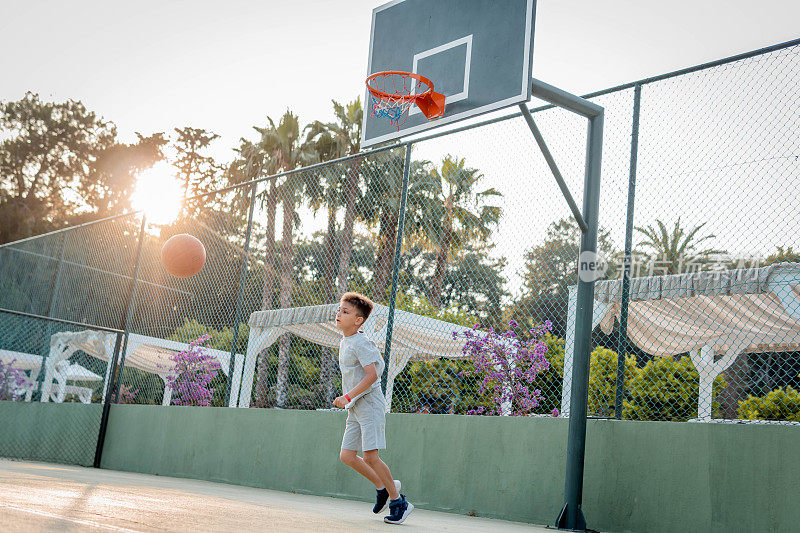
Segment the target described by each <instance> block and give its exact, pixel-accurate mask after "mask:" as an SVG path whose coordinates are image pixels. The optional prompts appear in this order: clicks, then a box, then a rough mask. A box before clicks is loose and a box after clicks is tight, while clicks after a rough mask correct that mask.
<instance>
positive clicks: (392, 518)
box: [383, 494, 414, 524]
mask: <svg viewBox="0 0 800 533" xmlns="http://www.w3.org/2000/svg"><path fill="white" fill-rule="evenodd" d="M413 510H414V506H413V505H411V504H410V503H409V502H407V501H406V497H405V496H403V495H402V494H401V495H400V497H399V498H398V499H396V500H392V501H391V502H389V516H384V517H383V521H384V522H386V523H387V524H402V523H403V522H405V520H406V518H408V515H410V514H411V511H413Z"/></svg>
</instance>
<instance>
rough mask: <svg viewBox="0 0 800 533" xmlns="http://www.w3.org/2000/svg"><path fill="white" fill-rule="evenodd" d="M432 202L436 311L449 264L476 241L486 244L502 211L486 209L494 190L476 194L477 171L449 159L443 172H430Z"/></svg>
mask: <svg viewBox="0 0 800 533" xmlns="http://www.w3.org/2000/svg"><path fill="white" fill-rule="evenodd" d="M431 175H432V177H433V180H432V182H431V184H432V186H433V188H434V189H433V193H434V194H433V198H432V200H433V201H432V202H431V203H430V205H429V209H428V213H427V217H426V218H427V219H428V220H430V221H431V223H430V224H429V225H428V226H427V229H428V231H427V232H426V233H427V238H428V240H429V241H430V242H431V244H432V245H433V247H434V248H435V250H436V270H435V272H434V274H433V279H432V280H431V284H430V287H429V290H428V299H429V300H430V302H431V304H433V305H434V306H435V307H439V306H440V305H441V294H442V287H443V285H444V277H445V272H446V270H447V264H448V262H449V261H450V259H451V254H452V252H454V251H455V250H457V249H460V248H461V247H463V246H464V245H466V244H468V243H470V242H474V241H485V240H486V239H487V238H488V237H489V235H490V234H491V231H492V228H493V227H496V226H497V224H498V222H499V221H500V213H501V210H500V207H498V206H493V205H486V204H485V201H486V200H487V199H489V198H490V197H493V196H501V194H500V193H499V192H497V191H496V190H495V189H491V188H490V189H486V190H483V191H480V192H476V191H475V188H476V187H477V186H478V184H479V183H480V181H481V180H482V179H483V174H481V173H480V172H479V171H478V170H477V169H474V168H467V167H466V166H465V160H464V158H460V159H459V158H458V157H453V156H451V155H448V156H446V157H445V158H444V160H443V161H442V166H441V168H440V169H438V168H434V169H433V170H432V171H431Z"/></svg>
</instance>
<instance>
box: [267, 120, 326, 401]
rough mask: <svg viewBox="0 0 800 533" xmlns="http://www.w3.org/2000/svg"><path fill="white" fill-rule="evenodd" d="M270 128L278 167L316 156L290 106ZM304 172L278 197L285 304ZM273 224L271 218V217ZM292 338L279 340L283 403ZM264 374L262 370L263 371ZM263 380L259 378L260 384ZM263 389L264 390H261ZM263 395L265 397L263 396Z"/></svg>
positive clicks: (278, 398)
mask: <svg viewBox="0 0 800 533" xmlns="http://www.w3.org/2000/svg"><path fill="white" fill-rule="evenodd" d="M267 120H268V121H269V124H270V127H269V128H256V130H258V132H259V133H260V134H261V141H260V143H261V145H262V148H263V149H264V151H265V152H266V153H267V154H268V155H269V156H270V158H271V159H272V160H273V161H274V163H275V167H276V168H275V170H276V171H280V172H286V171H290V170H294V169H296V168H298V167H300V166H302V165H303V164H305V163H307V162H308V161H310V160H312V157H313V156H312V154H311V153H310V150H309V147H308V146H307V145H306V144H305V143H302V142H301V140H300V123H299V120H298V118H297V116H296V115H295V114H294V113H292V112H291V111H289V110H286V113H284V114H283V116H282V117H281V120H280V122H279V123H278V125H277V126H275V123H274V122H273V120H272V119H271V118H269V117H268V118H267ZM303 185H304V183H303V174H302V173H300V172H293V173H290V174H288V175H287V176H286V177H285V178H284V179H283V182H282V184H281V185H280V187H279V189H278V190H277V191H276V194H277V197H278V199H279V200H280V202H281V203H282V205H283V228H282V236H281V246H280V250H279V254H278V255H279V258H280V287H279V295H278V299H279V304H280V306H281V307H282V308H287V307H290V306H291V303H292V302H291V297H292V258H293V246H292V244H293V229H294V222H295V206H296V203H297V200H298V197H299V195H300V193H301V192H302V189H303ZM268 224H269V221H268ZM290 348H291V338H290V337H289V336H288V335H283V336H281V338H280V339H279V341H278V350H279V352H278V353H279V355H278V382H277V384H276V387H277V388H276V402H277V404H278V405H279V406H280V405H283V401H284V399H285V390H286V384H287V379H288V375H287V371H288V359H289V350H290ZM259 375H260V376H261V375H262V373H261V372H259ZM261 384H262V381H261V380H259V385H261ZM259 390H262V392H258V391H259ZM259 394H263V388H262V387H257V398H258V397H259ZM262 398H263V397H262Z"/></svg>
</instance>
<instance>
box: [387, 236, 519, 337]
mask: <svg viewBox="0 0 800 533" xmlns="http://www.w3.org/2000/svg"><path fill="white" fill-rule="evenodd" d="M409 240H412V241H413V239H407V241H406V242H407V243H408V241H409ZM424 246H425V245H424V244H422V243H419V244H418V243H416V242H412V243H411V244H410V245H409V244H407V245H406V247H405V249H404V251H403V254H402V256H401V257H400V268H399V270H400V279H399V287H400V289H399V291H400V292H404V293H407V294H412V295H414V296H417V297H425V298H426V300H427V294H428V289H429V287H430V285H431V280H432V277H433V273H434V272H435V267H436V253H437V252H436V251H435V250H434V251H428V252H426V251H425V249H424ZM492 249H493V246H492V245H486V244H475V245H467V246H465V247H464V248H463V249H461V250H458V251H456V252H454V253H453V254H452V255H451V259H450V267H449V268H448V269H447V272H446V273H445V276H444V280H443V282H442V289H441V295H440V299H439V302H438V305H437V307H439V308H442V309H451V308H455V309H458V310H460V311H463V312H465V313H471V314H472V315H473V316H477V317H478V318H479V319H480V320H481V323H483V324H490V323H491V321H492V319H493V318H494V319H500V317H501V315H502V301H501V300H502V298H503V297H504V296H506V295H507V294H508V293H507V292H506V290H505V289H504V285H505V282H506V279H505V278H504V277H503V274H502V273H503V270H504V269H505V266H506V260H505V258H499V259H495V258H493V257H491V256H490V253H491V251H492ZM498 326H499V324H498Z"/></svg>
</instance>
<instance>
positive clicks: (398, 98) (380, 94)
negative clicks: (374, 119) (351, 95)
mask: <svg viewBox="0 0 800 533" xmlns="http://www.w3.org/2000/svg"><path fill="white" fill-rule="evenodd" d="M392 74H398V75H400V76H407V77H409V78H411V79H414V80H417V81H419V82H421V83H424V84H425V85H427V87H428V88H427V89H426V90H424V91H423V92H421V93H418V94H392V93H387V92H384V91H381V90H380V89H378V88H377V87H372V86H371V85H370V84H369V82H370V81H372V80H374V79H375V78H377V77H378V76H390V75H392ZM366 83H367V90H369V93H370V94H371V95H372V96H374V97H375V98H379V99H381V100H391V101H393V102H414V101H415V100H417V99H419V98H422V97H424V96H427V95H428V94H430V93H432V92H433V82H432V81H431V80H429V79H428V78H426V77H425V76H420V75H419V74H414V73H413V72H404V71H402V70H386V71H384V72H376V73H375V74H372V75H370V76H368V77H367V81H366Z"/></svg>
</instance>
